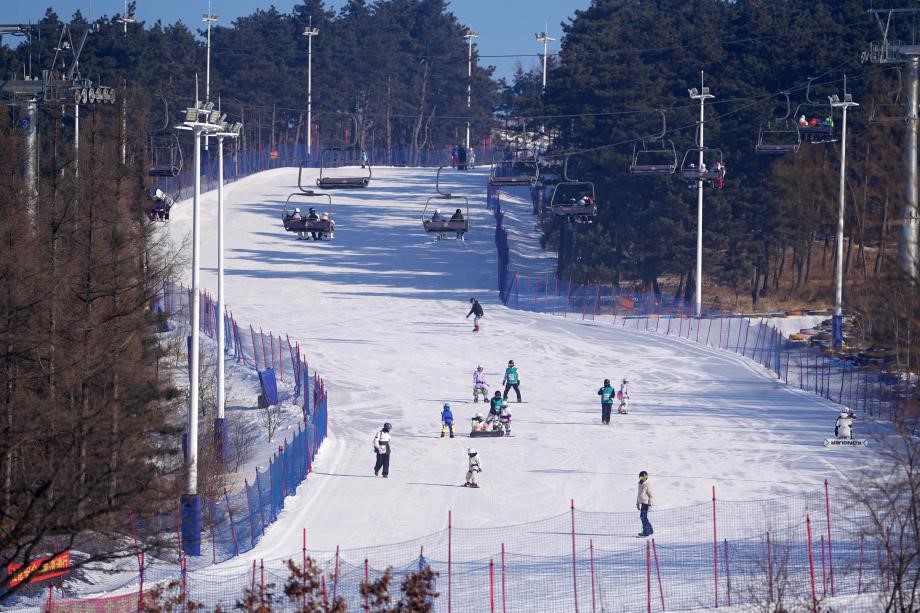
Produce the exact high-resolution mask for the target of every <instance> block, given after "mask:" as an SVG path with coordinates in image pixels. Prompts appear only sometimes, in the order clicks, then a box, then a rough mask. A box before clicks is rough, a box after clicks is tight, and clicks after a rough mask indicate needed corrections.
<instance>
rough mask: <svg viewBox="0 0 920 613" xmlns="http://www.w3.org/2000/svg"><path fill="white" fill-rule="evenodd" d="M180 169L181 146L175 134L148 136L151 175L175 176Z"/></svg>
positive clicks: (149, 172)
mask: <svg viewBox="0 0 920 613" xmlns="http://www.w3.org/2000/svg"><path fill="white" fill-rule="evenodd" d="M181 171H182V148H181V147H180V146H179V137H178V136H177V135H176V134H160V135H151V136H150V169H149V170H148V172H147V174H148V175H149V176H151V177H175V176H178V175H179V173H180V172H181Z"/></svg>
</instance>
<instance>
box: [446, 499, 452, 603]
mask: <svg viewBox="0 0 920 613" xmlns="http://www.w3.org/2000/svg"><path fill="white" fill-rule="evenodd" d="M451 515H452V512H451V511H448V512H447V613H451V610H452V609H451V606H452V603H451V590H450V588H451V580H452V579H453V576H452V570H453V567H452V565H451V555H452V553H453V552H452V551H451V550H452V545H453V543H452V539H453V526H452V522H451V520H452V518H451Z"/></svg>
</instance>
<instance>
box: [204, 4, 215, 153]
mask: <svg viewBox="0 0 920 613" xmlns="http://www.w3.org/2000/svg"><path fill="white" fill-rule="evenodd" d="M201 21H203V22H205V23H206V24H208V52H207V57H208V59H207V65H206V66H205V73H204V74H205V77H204V101H205V102H206V103H207V102H210V101H211V24H212V23H214V22H215V21H217V15H213V14H211V0H208V12H207V13H205V14H204V15H202V16H201ZM204 150H205V151H207V150H208V134H207V132H205V135H204Z"/></svg>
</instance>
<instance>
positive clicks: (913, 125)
mask: <svg viewBox="0 0 920 613" xmlns="http://www.w3.org/2000/svg"><path fill="white" fill-rule="evenodd" d="M868 12H869V14H870V15H872V16H874V17H875V21H876V23H877V24H878V26H879V29H880V30H881V34H882V38H881V40H880V41H875V42H873V43H871V45H870V46H869V51H868V52H865V53H863V59H864V60H868V61H870V62H872V63H873V64H907V108H906V113H905V124H906V126H907V138H906V139H904V164H905V167H906V168H905V170H906V172H905V177H904V179H905V185H904V194H905V198H906V202H905V203H904V208H903V210H902V211H901V240H900V241H899V242H898V265H899V266H900V268H901V269H902V270H903V271H904V272H905V273H906V274H907V275H908V277H909V278H910V280H911V282H917V280H918V277H917V267H918V249H917V240H918V228H920V219H918V200H920V197H918V196H920V194H918V188H917V179H918V176H917V175H918V169H917V145H918V128H920V120H918V117H917V99H918V91H920V43H917V42H916V41H913V42H909V43H908V42H905V41H901V40H898V39H896V38H894V37H893V35H892V34H893V33H892V28H893V26H895V23H894V22H896V21H897V20H898V19H900V18H907V19H908V20H910V21H911V22H912V21H913V19H915V18H916V17H917V16H920V9H911V8H904V9H870V10H869V11H868Z"/></svg>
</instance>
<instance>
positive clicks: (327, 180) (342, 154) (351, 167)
mask: <svg viewBox="0 0 920 613" xmlns="http://www.w3.org/2000/svg"><path fill="white" fill-rule="evenodd" d="M366 158H367V153H366V152H365V151H364V149H362V148H361V147H358V146H348V147H325V148H324V149H323V150H322V151H321V152H320V167H319V177H318V178H317V179H316V185H317V187H321V188H323V189H335V188H350V187H367V185H368V183H370V180H371V176H372V172H371V165H370V163H369V162H367V161H365V160H366ZM337 168H341V169H347V173H348V174H345V173H346V171H345V170H343V171H341V172H336V173H334V174H333V175H330V174H329V171H330V170H333V169H337Z"/></svg>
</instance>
